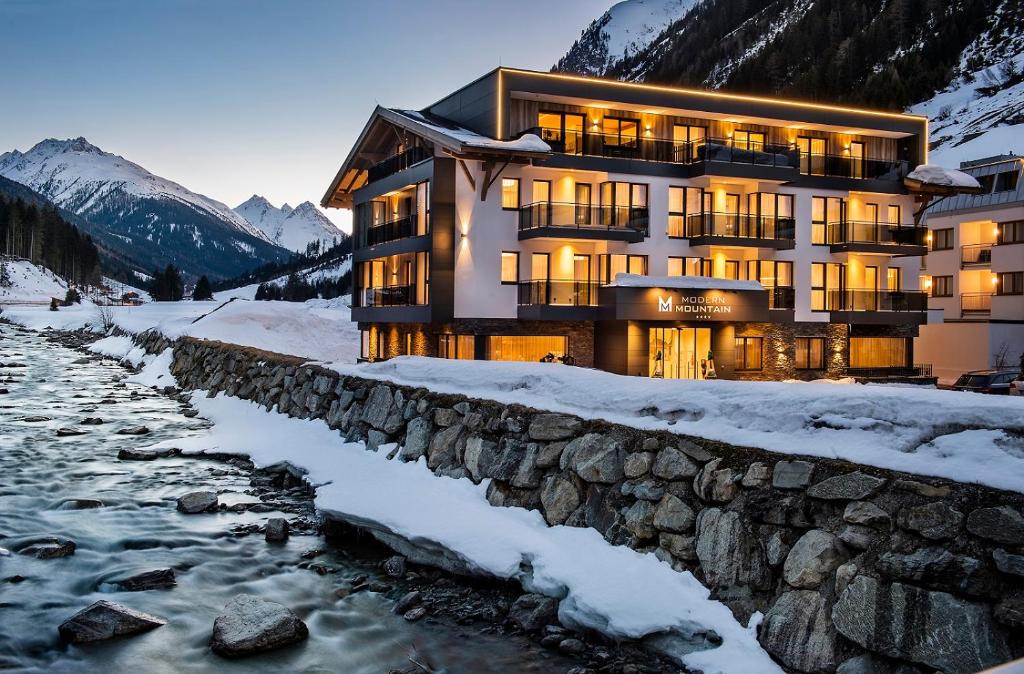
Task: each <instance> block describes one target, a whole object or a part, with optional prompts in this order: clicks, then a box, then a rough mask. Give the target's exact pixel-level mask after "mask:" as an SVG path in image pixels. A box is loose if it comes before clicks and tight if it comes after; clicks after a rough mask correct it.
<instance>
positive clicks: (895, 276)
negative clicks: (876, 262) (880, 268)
mask: <svg viewBox="0 0 1024 674" xmlns="http://www.w3.org/2000/svg"><path fill="white" fill-rule="evenodd" d="M885 287H886V289H887V290H899V289H900V288H902V287H903V270H902V269H900V268H899V267H889V268H888V269H887V270H886V271H885Z"/></svg>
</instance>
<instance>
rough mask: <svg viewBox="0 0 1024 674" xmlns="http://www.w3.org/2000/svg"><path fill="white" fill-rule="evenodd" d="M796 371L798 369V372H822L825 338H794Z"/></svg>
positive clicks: (823, 367)
mask: <svg viewBox="0 0 1024 674" xmlns="http://www.w3.org/2000/svg"><path fill="white" fill-rule="evenodd" d="M796 369H798V370H824V369H825V338H824V337H797V338H796Z"/></svg>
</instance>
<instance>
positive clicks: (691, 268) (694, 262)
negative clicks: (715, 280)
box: [686, 257, 714, 278]
mask: <svg viewBox="0 0 1024 674" xmlns="http://www.w3.org/2000/svg"><path fill="white" fill-rule="evenodd" d="M686 275H687V276H706V277H708V278H711V277H712V276H713V275H714V260H712V259H711V258H709V257H704V258H700V257H688V258H686Z"/></svg>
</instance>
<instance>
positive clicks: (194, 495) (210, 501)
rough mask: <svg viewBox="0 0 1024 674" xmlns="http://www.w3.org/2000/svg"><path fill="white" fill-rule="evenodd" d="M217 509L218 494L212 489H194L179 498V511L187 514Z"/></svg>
mask: <svg viewBox="0 0 1024 674" xmlns="http://www.w3.org/2000/svg"><path fill="white" fill-rule="evenodd" d="M216 509H217V495H216V494H214V493H213V492H212V491H193V492H189V493H187V494H185V495H184V496H181V497H179V498H178V511H180V512H183V513H185V514H187V515H194V514H196V513H202V512H207V511H209V510H216Z"/></svg>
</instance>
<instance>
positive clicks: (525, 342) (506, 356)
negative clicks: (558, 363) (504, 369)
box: [487, 335, 569, 363]
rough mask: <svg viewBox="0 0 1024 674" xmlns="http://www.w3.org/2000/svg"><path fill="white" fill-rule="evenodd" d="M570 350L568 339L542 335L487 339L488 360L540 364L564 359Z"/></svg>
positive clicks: (499, 336)
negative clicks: (553, 359) (552, 359)
mask: <svg viewBox="0 0 1024 674" xmlns="http://www.w3.org/2000/svg"><path fill="white" fill-rule="evenodd" d="M568 348H569V340H568V338H567V337H559V336H541V335H491V336H490V337H488V338H487V358H488V359H489V360H505V361H520V362H534V363H536V362H539V361H547V360H551V357H554V358H562V357H563V356H565V355H566V353H567V352H568Z"/></svg>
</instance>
